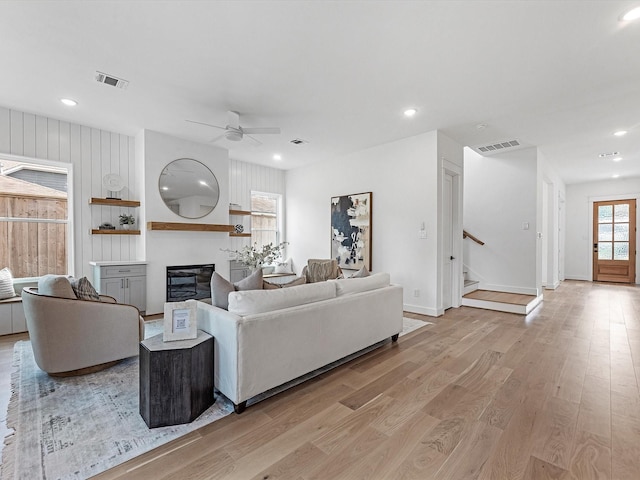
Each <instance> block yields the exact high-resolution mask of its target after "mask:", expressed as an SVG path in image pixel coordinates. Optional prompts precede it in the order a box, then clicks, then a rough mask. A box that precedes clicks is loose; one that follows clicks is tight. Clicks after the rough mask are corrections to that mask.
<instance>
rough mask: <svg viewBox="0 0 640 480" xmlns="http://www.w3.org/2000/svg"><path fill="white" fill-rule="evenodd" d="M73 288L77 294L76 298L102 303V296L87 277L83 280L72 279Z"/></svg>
mask: <svg viewBox="0 0 640 480" xmlns="http://www.w3.org/2000/svg"><path fill="white" fill-rule="evenodd" d="M70 283H71V288H72V289H73V293H75V294H76V297H78V299H80V300H92V301H94V302H99V301H100V295H98V292H96V289H95V288H93V285H91V282H90V281H89V280H88V279H87V277H82V278H72V279H70Z"/></svg>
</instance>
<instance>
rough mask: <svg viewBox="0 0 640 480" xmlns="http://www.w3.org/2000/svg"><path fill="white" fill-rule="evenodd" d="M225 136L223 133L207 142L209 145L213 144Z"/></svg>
mask: <svg viewBox="0 0 640 480" xmlns="http://www.w3.org/2000/svg"><path fill="white" fill-rule="evenodd" d="M226 136H227V134H226V133H223V134H222V135H218V136H217V137H215V138H213V139H212V140H209V143H215V142H217V141H218V140H220V139H221V138H224V137H226Z"/></svg>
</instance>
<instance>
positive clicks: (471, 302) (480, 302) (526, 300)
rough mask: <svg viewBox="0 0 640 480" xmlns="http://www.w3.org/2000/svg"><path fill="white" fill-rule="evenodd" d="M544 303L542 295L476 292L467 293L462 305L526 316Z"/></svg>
mask: <svg viewBox="0 0 640 480" xmlns="http://www.w3.org/2000/svg"><path fill="white" fill-rule="evenodd" d="M541 302H542V295H538V296H537V297H536V296H535V295H520V294H514V293H505V292H493V291H489V290H475V291H473V292H470V293H465V295H464V296H463V297H462V305H464V306H467V307H475V308H484V309H486V310H495V311H498V312H509V313H519V314H522V315H526V314H528V313H529V312H531V311H532V310H533V309H534V308H536V307H537V306H538V305H540V303H541Z"/></svg>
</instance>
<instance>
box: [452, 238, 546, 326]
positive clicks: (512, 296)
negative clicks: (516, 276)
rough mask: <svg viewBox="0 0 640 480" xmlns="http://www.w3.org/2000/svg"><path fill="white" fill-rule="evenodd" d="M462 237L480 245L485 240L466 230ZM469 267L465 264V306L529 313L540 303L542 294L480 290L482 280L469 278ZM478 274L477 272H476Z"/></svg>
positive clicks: (463, 302)
mask: <svg viewBox="0 0 640 480" xmlns="http://www.w3.org/2000/svg"><path fill="white" fill-rule="evenodd" d="M462 238H468V239H469V240H472V241H473V242H475V243H477V244H478V245H480V246H482V245H484V242H483V241H482V240H480V239H478V238H477V237H475V236H473V235H471V234H470V233H469V232H467V231H466V230H463V231H462ZM469 270H470V269H469V267H468V266H467V265H466V264H465V265H464V271H463V276H464V289H463V295H462V305H463V306H465V307H474V308H483V309H485V310H495V311H497V312H507V313H517V314H520V315H527V314H528V313H529V312H531V311H532V310H533V309H534V308H536V307H537V306H538V305H540V303H542V295H538V296H535V295H522V294H518V293H506V292H496V291H492V290H480V289H479V286H480V282H479V281H477V280H472V279H470V278H468V276H469ZM474 274H475V275H476V276H479V275H477V272H475V273H474Z"/></svg>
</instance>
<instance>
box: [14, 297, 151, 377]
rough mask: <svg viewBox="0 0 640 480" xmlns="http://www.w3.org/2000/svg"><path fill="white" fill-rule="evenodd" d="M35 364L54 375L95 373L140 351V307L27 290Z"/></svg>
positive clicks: (108, 299)
mask: <svg viewBox="0 0 640 480" xmlns="http://www.w3.org/2000/svg"><path fill="white" fill-rule="evenodd" d="M22 303H23V306H24V313H25V317H26V320H27V329H28V330H29V338H30V340H31V345H32V347H33V354H34V357H35V361H36V364H37V365H38V367H40V368H41V369H42V370H44V371H45V372H47V373H48V374H49V375H52V376H71V375H82V374H85V373H91V372H95V371H99V370H102V369H104V368H107V367H110V366H112V365H114V364H115V363H117V361H119V360H122V359H124V358H127V357H133V356H136V355H138V354H139V343H140V340H141V337H142V335H143V332H144V323H143V320H142V318H141V317H140V313H139V312H138V309H137V308H136V307H134V306H132V305H124V304H118V303H115V300H114V299H113V298H112V297H104V296H100V301H89V300H78V299H75V298H64V297H57V296H51V295H44V294H42V293H39V292H38V289H37V288H24V289H23V290H22Z"/></svg>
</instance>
